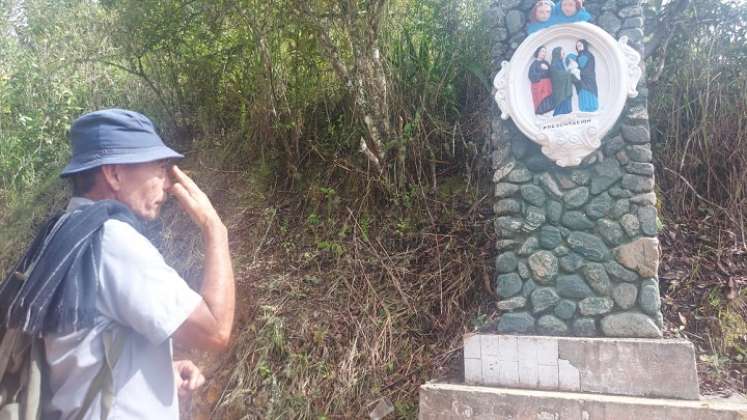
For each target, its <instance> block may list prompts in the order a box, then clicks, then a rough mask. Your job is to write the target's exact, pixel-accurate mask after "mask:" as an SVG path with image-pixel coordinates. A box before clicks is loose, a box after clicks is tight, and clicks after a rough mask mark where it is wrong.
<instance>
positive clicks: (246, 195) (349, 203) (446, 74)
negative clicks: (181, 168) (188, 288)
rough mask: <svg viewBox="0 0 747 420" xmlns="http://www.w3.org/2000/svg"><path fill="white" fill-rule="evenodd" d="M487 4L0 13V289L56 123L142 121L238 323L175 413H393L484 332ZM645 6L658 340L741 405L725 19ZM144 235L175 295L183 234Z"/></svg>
mask: <svg viewBox="0 0 747 420" xmlns="http://www.w3.org/2000/svg"><path fill="white" fill-rule="evenodd" d="M489 5H490V1H489V0H478V1H448V0H419V1H415V0H390V1H383V0H379V1H354V0H348V1H338V2H333V1H326V0H319V1H312V2H305V1H294V0H278V1H270V2H268V1H256V0H220V1H214V2H199V1H183V0H182V1H177V0H160V1H156V0H145V1H137V0H122V1H111V0H102V1H84V0H25V1H22V0H0V57H1V58H0V224H1V226H2V227H0V237H2V239H3V240H2V241H0V268H2V269H3V270H2V271H3V272H5V271H7V268H8V267H9V264H10V262H12V261H13V259H14V258H15V257H16V256H17V255H18V253H19V252H20V251H21V250H22V248H23V244H24V243H25V242H26V241H27V240H28V237H29V236H30V235H31V234H32V232H33V226H35V225H36V224H38V223H39V221H40V220H41V219H43V218H44V217H45V216H46V215H47V214H48V213H49V211H50V209H52V208H55V207H57V208H58V207H59V206H61V205H62V203H64V200H65V197H66V195H67V192H66V189H65V188H64V184H62V183H61V181H60V180H59V179H57V175H56V174H57V173H58V171H59V169H60V168H61V167H62V166H63V165H64V164H65V163H66V159H67V156H68V154H69V150H68V144H67V140H66V131H67V129H68V128H69V126H70V123H71V122H72V120H73V119H74V118H75V117H77V116H78V115H80V114H81V113H84V112H86V111H90V110H94V109H99V108H103V107H112V106H116V107H123V108H131V109H135V110H138V111H141V112H144V113H146V114H147V115H149V116H151V117H152V118H153V119H154V120H155V121H156V123H157V125H159V127H160V129H161V131H162V133H163V135H164V138H165V139H166V140H167V141H168V142H170V143H171V144H172V145H175V146H176V147H177V148H179V149H180V150H183V151H186V152H187V155H188V159H187V161H186V163H185V165H186V166H188V167H189V169H191V170H192V173H193V175H194V176H195V177H196V178H197V179H198V181H200V182H201V183H202V185H204V186H205V188H206V189H207V190H209V192H210V194H211V196H213V197H214V200H215V201H216V203H218V205H219V207H220V211H221V213H222V214H223V215H224V216H225V217H226V220H227V223H228V224H229V227H230V228H231V232H232V246H233V248H234V250H235V251H234V253H235V255H236V257H235V264H236V266H237V271H238V273H239V282H240V285H239V287H240V294H241V296H242V305H241V309H240V316H239V319H240V321H241V322H239V323H238V325H237V331H236V336H237V339H236V342H235V346H234V347H233V349H232V351H231V353H230V354H228V355H225V356H223V357H222V358H220V359H219V360H217V361H214V362H215V363H213V366H214V368H212V369H211V371H210V372H209V373H210V377H211V385H210V386H209V387H208V389H207V391H206V392H205V394H204V395H202V396H200V398H199V401H198V403H197V405H198V406H201V409H202V410H203V411H205V410H214V411H213V414H214V415H218V414H220V415H221V416H229V417H237V418H238V417H242V416H248V417H252V416H256V417H275V418H286V417H343V418H348V417H361V416H362V415H365V414H367V413H368V411H370V410H371V409H372V404H373V403H375V402H376V401H377V400H378V399H380V398H388V399H389V400H391V401H392V402H393V403H394V406H395V411H396V414H397V415H398V416H400V417H412V416H413V415H414V413H415V411H416V401H417V386H418V385H419V384H420V383H422V382H424V381H425V380H429V379H432V378H434V377H437V376H440V375H442V374H447V373H448V372H453V371H454V369H451V368H450V367H453V366H458V364H459V361H458V356H457V355H458V349H459V339H460V336H461V333H462V332H464V331H466V330H468V329H471V328H473V327H485V326H489V325H490V323H491V322H494V321H495V317H496V314H495V311H494V308H493V307H492V306H490V303H489V302H490V300H491V299H490V295H491V293H492V291H491V290H490V286H489V281H488V280H487V279H490V278H491V277H492V273H491V270H492V269H491V268H490V267H491V265H492V263H491V260H492V253H493V252H494V251H493V248H492V241H493V240H494V238H493V237H492V229H491V227H490V223H489V221H490V211H491V210H490V204H491V203H490V196H491V192H490V191H489V183H488V181H489V175H490V168H489V159H486V157H487V156H488V153H489V147H488V145H487V144H486V138H487V136H486V133H487V131H488V119H487V117H486V116H487V115H489V113H490V112H491V109H492V107H493V104H492V102H491V99H490V82H489V79H490V76H491V74H492V72H493V69H492V65H491V63H490V59H489V46H490V45H489V44H490V37H489V32H490V26H491V22H490V21H489V20H488V16H489V14H488V13H486V11H487V8H488V7H489ZM674 6H677V8H676V9H674V8H673V7H674ZM645 10H646V13H647V21H648V22H650V27H649V29H652V28H653V30H652V35H651V37H652V38H657V39H663V40H664V41H663V42H659V43H658V45H659V47H658V48H657V49H656V50H652V51H650V52H651V54H650V56H649V57H648V59H647V67H648V77H649V89H650V98H651V101H650V113H651V118H652V136H653V146H654V150H655V154H654V157H655V159H656V162H655V163H656V168H657V179H658V188H659V191H658V193H659V195H660V203H661V209H660V210H661V211H660V217H661V221H662V230H661V238H662V242H663V245H664V247H665V258H664V263H663V265H662V268H663V269H662V273H661V279H662V285H663V286H664V287H662V291H663V295H664V303H665V316H666V317H667V329H668V334H669V335H684V336H687V337H688V338H691V339H693V340H694V341H695V343H696V345H697V347H698V351H699V355H700V363H699V369H700V371H701V374H702V375H701V380H702V382H703V384H704V386H705V387H706V388H707V389H706V390H707V391H719V390H723V389H725V388H730V389H732V390H737V391H739V392H744V390H745V382H744V376H745V375H744V372H745V369H744V362H745V361H744V357H746V356H747V354H745V352H747V341H746V340H747V324H746V323H745V316H747V311H746V310H745V303H744V295H745V291H744V290H745V288H744V285H745V283H746V282H747V268H746V267H745V266H746V265H747V263H746V262H745V254H746V253H747V249H746V248H745V221H744V214H745V209H746V206H745V200H746V197H747V189H746V187H745V181H744V180H745V179H747V173H746V172H747V164H746V163H747V148H745V141H747V136H746V135H745V130H747V109H746V108H747V105H746V104H747V100H746V99H747V98H746V96H747V93H746V92H747V74H745V68H747V66H746V64H747V39H745V36H746V33H745V31H747V26H746V25H745V23H746V21H747V6H746V5H745V4H744V3H740V2H730V1H727V0H723V1H721V0H691V1H682V0H680V1H677V2H661V1H651V2H648V3H646V4H645ZM675 11H676V14H675ZM663 16H666V17H667V19H668V20H667V21H666V22H667V28H668V29H669V30H668V31H667V32H665V33H664V34H663V38H662V37H661V36H662V34H661V31H660V30H659V29H660V28H661V26H660V25H662V24H663V23H661V19H662V17H663ZM657 19H658V20H659V23H656V22H657ZM172 216H173V217H172ZM164 220H165V224H166V225H167V229H166V232H167V235H166V236H167V241H166V247H165V249H164V252H166V254H167V255H168V256H169V257H170V258H171V260H173V261H174V264H175V265H176V266H178V267H179V269H180V270H181V271H182V272H183V273H184V275H185V277H186V278H188V279H189V280H190V281H191V282H193V284H197V283H198V282H199V270H198V268H199V260H200V253H199V243H198V241H197V240H196V239H194V238H195V237H196V235H192V234H191V233H192V232H191V230H190V229H191V227H190V226H189V224H188V223H186V221H184V220H183V219H182V218H181V217H180V216H179V214H178V212H175V211H174V210H173V209H167V217H165V218H164ZM197 357H199V355H197ZM205 407H208V408H205ZM197 411H200V410H196V412H197ZM195 415H197V414H195Z"/></svg>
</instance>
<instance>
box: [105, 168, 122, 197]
mask: <svg viewBox="0 0 747 420" xmlns="http://www.w3.org/2000/svg"><path fill="white" fill-rule="evenodd" d="M101 175H102V176H103V178H104V182H105V183H106V185H108V186H109V189H111V190H112V191H114V192H117V191H119V190H120V188H121V185H122V179H121V176H122V173H121V171H120V167H119V165H103V166H102V167H101Z"/></svg>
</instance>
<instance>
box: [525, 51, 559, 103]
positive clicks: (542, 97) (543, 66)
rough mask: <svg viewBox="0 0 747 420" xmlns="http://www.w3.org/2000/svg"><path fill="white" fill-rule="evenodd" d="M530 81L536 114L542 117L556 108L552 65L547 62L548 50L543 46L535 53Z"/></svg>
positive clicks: (530, 71) (530, 70)
mask: <svg viewBox="0 0 747 420" xmlns="http://www.w3.org/2000/svg"><path fill="white" fill-rule="evenodd" d="M529 81H530V82H531V89H532V101H533V102H534V113H535V114H537V115H542V114H545V113H547V112H550V111H552V110H553V108H554V107H555V105H554V103H553V98H552V80H551V79H550V63H549V62H548V61H547V48H546V47H545V46H544V45H541V46H540V47H539V48H537V50H536V51H535V52H534V61H533V62H532V64H531V65H530V66H529Z"/></svg>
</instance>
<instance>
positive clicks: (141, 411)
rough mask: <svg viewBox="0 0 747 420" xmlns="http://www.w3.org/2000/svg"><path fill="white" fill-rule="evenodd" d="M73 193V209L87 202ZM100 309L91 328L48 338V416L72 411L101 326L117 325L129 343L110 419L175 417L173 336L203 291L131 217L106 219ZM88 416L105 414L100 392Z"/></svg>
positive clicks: (116, 377) (94, 363)
mask: <svg viewBox="0 0 747 420" xmlns="http://www.w3.org/2000/svg"><path fill="white" fill-rule="evenodd" d="M90 202H91V201H90V200H87V199H84V198H80V197H74V198H73V199H72V200H71V201H70V204H69V205H68V211H69V210H72V209H74V208H76V207H78V206H81V205H85V204H88V203H90ZM103 229H104V231H103V237H102V244H101V248H102V249H101V261H100V268H99V284H98V292H97V297H96V309H97V310H98V312H99V316H98V317H97V318H96V320H95V325H94V326H93V328H91V329H87V330H83V331H78V332H75V333H72V334H66V335H54V336H48V337H46V338H45V340H44V345H45V350H46V358H47V362H48V368H49V369H48V371H49V374H48V376H47V378H48V380H47V384H48V388H47V389H48V391H49V393H48V394H47V395H45V400H44V401H43V410H44V411H43V418H44V419H60V420H67V419H72V418H75V417H76V416H77V415H78V410H79V409H80V406H81V404H82V401H83V398H84V396H85V394H86V391H87V390H88V388H89V386H90V384H91V382H92V380H93V378H94V377H95V376H96V374H97V373H98V372H99V370H100V369H101V367H102V363H104V345H103V340H102V333H103V331H105V330H106V329H107V328H111V327H114V334H124V336H125V338H124V342H125V344H124V348H123V349H122V353H121V356H120V357H119V359H118V362H117V364H116V365H115V366H114V369H113V372H112V373H113V381H114V402H113V404H112V407H111V411H110V412H109V416H108V418H109V419H159V420H161V419H163V420H170V419H178V418H179V403H178V398H177V391H176V381H175V380H174V371H173V368H172V347H171V339H170V338H169V337H170V336H171V335H172V334H173V333H174V331H176V329H177V328H178V327H179V326H180V325H181V324H182V323H183V322H184V321H185V320H186V319H187V317H189V315H190V314H191V313H192V312H193V311H194V310H195V308H197V305H198V304H199V303H200V302H201V300H202V298H201V297H200V295H199V294H197V293H196V292H195V291H193V290H192V289H190V288H189V286H188V285H187V284H186V282H185V281H184V280H183V279H182V278H181V277H180V276H179V274H178V273H177V272H176V271H175V270H174V269H173V268H171V267H170V266H169V265H167V264H166V262H165V261H164V260H163V257H162V256H161V254H160V253H159V252H158V250H157V249H156V248H155V247H154V246H153V245H152V244H151V243H150V242H149V241H148V240H147V239H146V238H145V237H144V236H142V235H141V234H140V233H139V232H138V231H136V230H135V229H134V228H133V227H132V226H130V225H129V224H127V223H124V222H120V221H118V220H108V221H107V222H106V223H104V227H103ZM84 418H85V419H96V420H98V419H100V418H101V403H100V398H99V397H96V399H95V400H94V401H93V404H92V406H91V409H90V410H89V412H88V413H86V415H85V416H84Z"/></svg>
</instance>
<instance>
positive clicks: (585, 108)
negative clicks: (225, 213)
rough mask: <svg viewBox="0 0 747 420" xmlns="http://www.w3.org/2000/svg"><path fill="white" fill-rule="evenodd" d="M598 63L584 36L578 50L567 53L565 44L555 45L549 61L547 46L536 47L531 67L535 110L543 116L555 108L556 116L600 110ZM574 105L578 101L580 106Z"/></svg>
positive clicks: (580, 40) (530, 78) (531, 85)
mask: <svg viewBox="0 0 747 420" xmlns="http://www.w3.org/2000/svg"><path fill="white" fill-rule="evenodd" d="M595 66H596V64H595V59H594V55H593V54H592V53H591V51H589V42H588V41H587V40H585V39H579V40H578V41H576V51H575V53H570V54H566V53H565V51H564V49H563V47H561V46H556V47H554V48H553V49H552V57H551V61H550V62H549V63H548V62H547V47H546V46H545V45H541V46H540V47H539V48H537V50H536V51H535V52H534V58H533V60H532V64H531V65H530V66H529V81H530V89H531V92H532V102H533V104H534V113H535V114H536V115H544V114H546V113H548V112H550V111H553V113H552V115H553V116H555V115H564V114H570V113H571V112H573V111H574V110H575V111H580V112H595V111H597V110H598V109H599V90H598V89H597V80H596V69H595ZM574 88H575V95H574ZM574 99H575V100H574ZM574 104H577V105H576V106H577V109H574Z"/></svg>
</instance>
